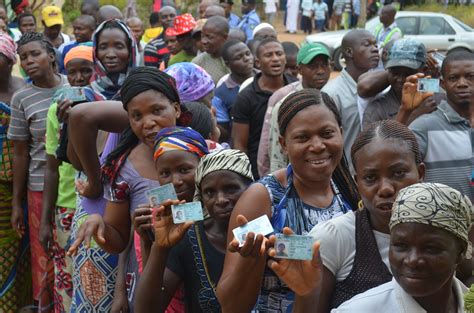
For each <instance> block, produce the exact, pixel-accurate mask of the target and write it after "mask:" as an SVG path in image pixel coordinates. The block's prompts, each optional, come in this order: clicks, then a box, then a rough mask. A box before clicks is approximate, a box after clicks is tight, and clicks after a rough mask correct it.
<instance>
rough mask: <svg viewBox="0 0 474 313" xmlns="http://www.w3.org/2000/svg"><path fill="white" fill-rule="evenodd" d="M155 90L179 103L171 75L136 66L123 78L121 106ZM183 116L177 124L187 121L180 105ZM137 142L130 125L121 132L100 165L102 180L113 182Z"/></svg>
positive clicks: (125, 107) (154, 69)
mask: <svg viewBox="0 0 474 313" xmlns="http://www.w3.org/2000/svg"><path fill="white" fill-rule="evenodd" d="M148 90H156V91H158V92H160V93H162V94H163V95H164V96H165V97H166V98H168V99H169V100H170V101H171V102H172V103H178V104H180V100H179V95H178V91H177V90H176V83H175V80H174V79H173V77H171V76H169V75H168V74H166V73H164V72H162V71H160V70H158V69H157V68H152V67H137V68H135V69H133V70H132V71H131V72H130V74H129V75H128V77H127V78H126V79H125V81H124V83H123V85H122V88H121V90H120V96H121V99H122V103H123V108H124V109H125V110H126V111H128V104H129V102H130V101H131V100H132V99H133V98H134V97H136V96H137V95H138V94H140V93H142V92H145V91H148ZM181 108H182V111H184V113H183V112H182V113H181V115H182V116H183V117H182V118H183V119H184V120H182V119H181V118H180V120H178V124H180V125H183V124H185V125H186V123H187V122H188V121H187V118H188V117H187V116H186V113H187V112H186V109H185V108H183V107H181ZM138 143H139V139H138V137H137V136H136V135H135V133H134V132H133V131H132V128H131V127H130V126H128V127H127V129H126V130H125V131H124V132H123V133H122V135H121V137H120V142H119V144H118V145H117V147H116V148H115V150H113V151H112V152H111V153H110V154H109V155H108V156H107V158H106V159H105V163H104V165H103V166H102V180H103V182H104V183H110V184H112V183H114V182H115V178H116V177H117V175H118V173H119V172H120V169H121V167H122V165H123V164H124V163H125V160H126V159H127V157H128V155H129V154H130V152H131V151H132V150H133V148H135V147H136V146H137V145H138Z"/></svg>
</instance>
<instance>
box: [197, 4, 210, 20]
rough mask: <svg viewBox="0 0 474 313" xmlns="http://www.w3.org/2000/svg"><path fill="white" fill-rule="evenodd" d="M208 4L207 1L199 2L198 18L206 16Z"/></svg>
mask: <svg viewBox="0 0 474 313" xmlns="http://www.w3.org/2000/svg"><path fill="white" fill-rule="evenodd" d="M208 6H209V3H207V2H202V3H200V4H199V7H198V11H199V18H205V17H206V10H207V7H208Z"/></svg>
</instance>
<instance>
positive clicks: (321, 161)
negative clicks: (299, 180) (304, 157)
mask: <svg viewBox="0 0 474 313" xmlns="http://www.w3.org/2000/svg"><path fill="white" fill-rule="evenodd" d="M326 160H327V159H326ZM326 160H318V161H309V163H311V164H317V165H319V164H323V163H324V162H326Z"/></svg>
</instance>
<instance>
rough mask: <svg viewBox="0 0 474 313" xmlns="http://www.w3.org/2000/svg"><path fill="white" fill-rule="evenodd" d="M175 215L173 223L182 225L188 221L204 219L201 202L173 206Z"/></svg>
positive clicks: (172, 209)
mask: <svg viewBox="0 0 474 313" xmlns="http://www.w3.org/2000/svg"><path fill="white" fill-rule="evenodd" d="M171 213H172V214H173V223H175V224H182V223H184V222H188V221H191V222H192V221H202V220H203V219H204V216H203V213H202V206H201V202H199V201H195V202H188V203H183V204H178V205H172V206H171Z"/></svg>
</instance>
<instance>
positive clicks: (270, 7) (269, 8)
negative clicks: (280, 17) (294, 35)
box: [263, 0, 278, 14]
mask: <svg viewBox="0 0 474 313" xmlns="http://www.w3.org/2000/svg"><path fill="white" fill-rule="evenodd" d="M263 3H265V14H268V13H275V12H276V11H277V9H276V4H277V3H278V2H277V1H276V0H263Z"/></svg>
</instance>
